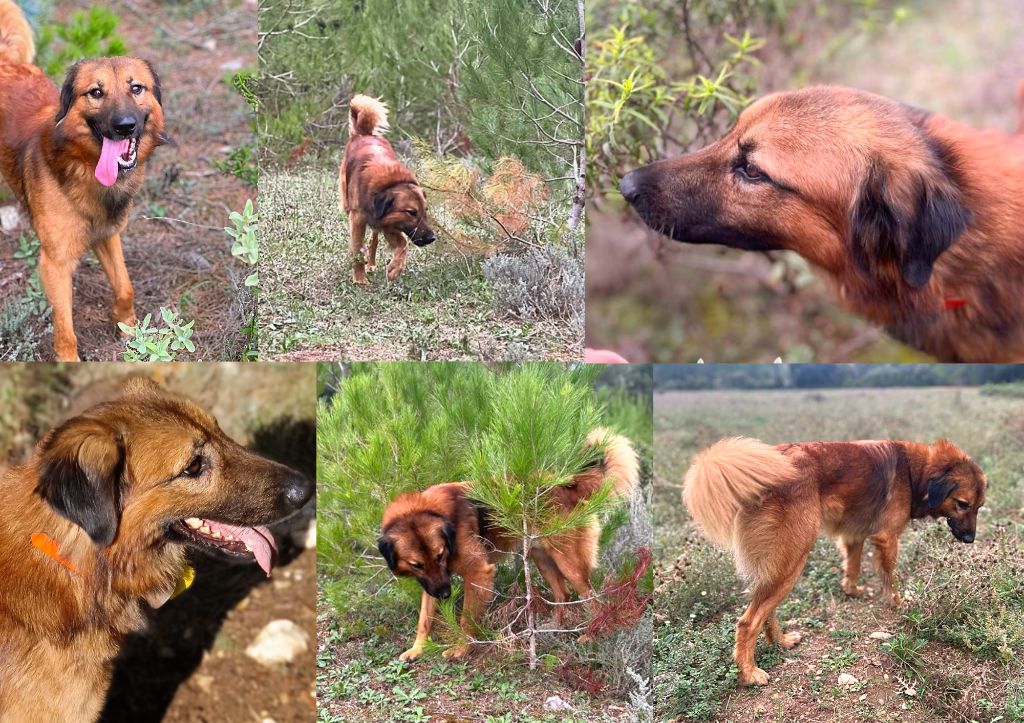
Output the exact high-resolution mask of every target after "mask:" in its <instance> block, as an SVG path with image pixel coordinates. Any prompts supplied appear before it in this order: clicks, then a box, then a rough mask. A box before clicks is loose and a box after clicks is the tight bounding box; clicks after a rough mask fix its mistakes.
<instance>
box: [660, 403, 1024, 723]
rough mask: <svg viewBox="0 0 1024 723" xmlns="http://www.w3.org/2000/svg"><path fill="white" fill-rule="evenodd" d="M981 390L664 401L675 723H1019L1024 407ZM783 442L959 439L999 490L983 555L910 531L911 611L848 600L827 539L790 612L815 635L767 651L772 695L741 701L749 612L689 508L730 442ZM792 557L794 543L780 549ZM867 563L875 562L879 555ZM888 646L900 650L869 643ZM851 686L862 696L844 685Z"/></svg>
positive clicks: (665, 654)
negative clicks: (690, 492) (701, 469)
mask: <svg viewBox="0 0 1024 723" xmlns="http://www.w3.org/2000/svg"><path fill="white" fill-rule="evenodd" d="M1009 389H1010V388H1007V389H1006V390H1005V393H1004V394H994V395H983V394H981V393H980V391H979V390H978V389H975V388H927V389H926V388H917V389H871V390H867V389H853V390H828V391H822V390H803V391H743V392H737V391H715V392H689V393H688V392H666V393H659V394H656V395H655V449H656V455H655V495H654V518H655V539H656V550H655V559H656V560H657V568H656V573H655V575H656V581H657V582H656V597H655V610H656V620H655V663H654V665H655V686H656V700H657V705H658V713H659V716H661V717H662V718H663V719H665V720H728V721H755V720H756V721H760V720H790V721H807V722H811V721H821V722H825V721H830V722H831V721H844V722H845V721H905V720H915V721H960V720H975V721H996V720H1002V721H1022V720H1024V683H1022V667H1021V660H1020V658H1021V655H1022V654H1024V400H1022V399H1020V398H1014V397H1012V396H1009V393H1008V392H1009ZM731 435H747V436H754V437H757V438H760V439H763V440H764V441H766V442H769V443H781V442H786V441H801V440H812V439H813V440H840V439H864V438H874V439H879V438H895V439H911V440H918V441H928V442H931V441H933V440H934V439H936V438H937V437H942V436H945V437H948V438H949V439H951V440H953V441H954V442H956V443H957V444H958V445H959V446H961V447H962V448H963V449H964V450H965V451H966V452H967V453H968V454H970V455H971V456H972V457H973V458H974V459H975V461H977V462H978V463H979V464H980V465H981V466H982V467H983V469H984V470H985V473H986V475H987V476H988V479H989V483H990V488H989V493H988V496H987V499H986V504H985V507H984V508H983V509H982V512H981V514H980V515H979V526H978V539H977V542H976V543H975V544H974V545H963V544H960V543H958V542H956V541H955V540H954V539H953V538H952V537H951V536H950V534H949V532H948V530H947V529H946V526H945V524H942V523H939V522H935V521H931V520H927V521H924V520H921V521H916V522H912V523H911V525H910V526H909V527H908V529H907V531H906V532H905V533H904V535H903V536H902V538H901V549H900V556H899V562H898V567H897V571H898V572H897V579H898V581H899V585H900V586H901V587H902V589H903V591H904V597H905V603H904V606H903V607H902V608H900V609H899V610H893V609H892V608H890V607H888V606H887V605H886V604H884V603H883V602H882V601H881V600H879V599H877V598H876V595H877V593H878V579H877V577H876V575H875V573H874V570H873V569H871V566H870V565H868V564H867V562H865V568H864V573H863V584H864V585H865V587H866V588H867V594H866V595H865V597H864V598H862V599H852V598H847V597H846V596H845V595H843V593H842V592H841V591H840V588H839V579H840V572H839V563H840V558H839V554H838V552H837V551H836V550H835V547H834V545H833V543H832V542H830V541H828V540H825V539H822V540H820V541H819V542H818V544H817V547H816V548H815V550H814V551H813V552H812V554H811V557H810V559H809V561H808V564H807V567H806V568H805V570H804V573H803V575H802V576H801V578H800V580H799V581H798V582H797V585H796V587H795V588H794V590H793V592H792V593H791V594H790V595H789V597H788V598H787V599H786V600H785V601H784V602H783V604H782V606H781V607H780V608H779V619H780V620H781V621H782V622H783V625H784V627H787V628H792V629H794V630H796V631H799V632H800V633H802V634H803V642H802V643H801V644H800V645H799V646H797V647H796V648H795V649H793V650H792V651H786V652H784V653H783V652H782V651H781V650H780V649H779V648H777V647H775V646H771V647H769V646H768V645H767V644H766V643H765V642H764V640H763V639H762V641H761V642H760V643H759V645H758V653H757V659H758V662H759V665H760V666H761V667H762V668H764V669H765V670H767V671H768V673H769V675H771V678H772V680H771V683H770V684H769V685H768V686H767V687H764V688H757V689H741V688H738V687H737V686H736V669H735V666H734V665H733V663H732V657H731V656H732V644H733V625H734V623H735V621H736V618H737V617H738V616H739V614H740V612H742V609H743V607H744V606H745V604H746V602H747V596H746V595H745V594H744V590H743V588H744V585H743V584H742V583H741V582H740V581H739V580H738V579H737V577H736V575H735V572H734V568H733V563H732V560H731V557H730V556H729V555H728V554H727V553H724V552H722V551H720V550H718V549H716V548H714V547H712V546H711V545H710V543H708V542H707V541H706V540H705V539H704V538H703V537H702V536H701V535H700V533H699V531H698V530H697V528H696V526H695V525H694V524H693V522H692V521H691V520H690V519H689V516H688V514H687V513H686V511H685V509H684V508H683V506H682V504H681V502H680V500H679V495H680V492H681V482H682V478H683V474H684V472H685V470H686V468H687V466H688V465H689V460H690V458H691V457H692V455H693V454H694V453H695V452H697V451H698V450H700V449H703V448H704V447H707V446H708V445H710V444H712V443H713V442H716V441H718V440H719V439H721V438H722V437H725V436H731ZM780 544H784V541H781V540H780ZM865 554H866V555H867V554H868V550H867V549H866V550H865ZM876 632H880V633H887V634H889V635H891V636H893V637H891V638H889V639H888V640H886V641H881V640H878V639H875V638H871V637H870V635H871V633H876ZM841 673H848V674H851V675H853V676H854V677H855V678H856V680H857V682H856V683H855V684H853V685H851V686H848V687H841V686H840V685H838V682H837V679H838V676H839V675H840V674H841Z"/></svg>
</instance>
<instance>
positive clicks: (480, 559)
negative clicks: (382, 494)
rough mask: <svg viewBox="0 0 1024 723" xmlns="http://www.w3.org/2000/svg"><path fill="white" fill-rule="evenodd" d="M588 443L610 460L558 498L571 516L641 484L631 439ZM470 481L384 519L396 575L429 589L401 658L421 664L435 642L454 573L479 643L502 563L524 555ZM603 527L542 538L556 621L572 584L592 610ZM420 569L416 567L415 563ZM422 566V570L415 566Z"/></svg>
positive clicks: (411, 498) (538, 552)
mask: <svg viewBox="0 0 1024 723" xmlns="http://www.w3.org/2000/svg"><path fill="white" fill-rule="evenodd" d="M587 441H588V444H589V445H598V444H603V445H604V458H603V459H602V460H600V462H599V463H598V464H597V465H596V466H594V467H593V468H591V469H588V470H586V471H584V472H581V473H579V474H577V475H576V476H575V477H573V481H572V482H571V483H570V484H568V485H565V486H561V487H556V488H555V489H554V490H552V492H551V499H552V500H553V501H554V504H555V506H556V507H557V508H558V509H561V510H563V511H565V512H569V511H571V510H573V509H575V508H576V506H577V505H578V504H580V503H581V502H582V501H584V500H587V499H589V498H590V497H591V496H593V494H594V493H595V492H597V490H598V489H600V488H601V486H602V485H603V484H604V483H605V481H606V480H610V481H611V483H612V485H613V488H612V489H613V493H614V494H615V495H617V496H629V495H630V494H631V493H632V490H633V489H634V488H635V487H636V486H637V484H639V476H640V472H639V462H638V460H637V456H636V452H634V451H633V448H632V446H631V445H630V443H629V441H628V440H626V439H625V438H624V437H621V436H619V435H615V434H612V433H610V432H608V431H607V430H603V429H598V430H594V431H593V432H592V433H591V434H590V436H589V437H588V440H587ZM468 490H469V484H468V483H450V484H441V485H434V486H432V487H428V488H426V489H425V490H422V491H420V492H409V493H406V494H403V495H399V496H398V497H396V498H395V499H394V500H393V501H392V502H391V503H390V504H389V505H388V506H387V509H386V510H385V511H384V517H383V520H382V521H381V538H380V541H379V546H380V551H381V554H382V555H383V556H384V558H385V560H386V561H387V563H388V567H390V568H391V571H392V572H393V573H394V574H396V575H400V576H412V577H415V578H416V579H417V580H419V582H420V584H421V585H422V586H423V594H422V597H421V602H420V616H419V622H418V624H417V628H416V641H415V643H413V646H412V647H411V648H410V649H409V650H407V651H405V652H404V653H402V655H401V656H400V657H401V659H402V660H415V659H416V658H417V657H419V656H420V654H422V652H423V646H424V644H425V643H426V641H427V640H428V639H429V637H430V629H431V626H432V624H433V618H434V611H435V606H436V600H437V598H439V597H440V598H446V597H448V595H449V594H450V593H451V575H453V574H454V575H461V576H462V580H463V590H464V602H463V608H462V619H461V625H462V628H463V630H464V631H465V632H466V634H467V636H469V637H470V638H473V637H474V635H475V633H476V631H477V628H476V624H477V622H479V620H480V619H481V615H482V614H483V612H484V610H485V609H486V607H487V604H488V602H490V600H491V597H492V596H493V594H494V574H495V564H496V563H497V562H499V560H500V559H501V557H502V553H507V552H510V551H512V550H513V549H517V547H516V546H517V545H518V544H519V543H520V540H519V539H518V538H517V537H514V536H510V535H507V534H503V533H502V532H501V531H500V530H498V529H496V528H494V527H493V526H489V525H488V524H487V512H486V510H485V509H483V508H482V507H480V506H478V505H477V504H475V503H474V502H472V501H471V500H470V499H469V498H468V497H467V492H468ZM599 534H600V528H599V526H598V524H597V522H596V521H593V522H591V523H590V524H588V525H585V526H583V527H579V528H576V529H573V530H571V531H568V532H565V533H562V534H559V535H554V536H551V537H547V538H544V539H542V540H538V541H537V542H535V543H534V545H533V547H532V550H531V553H530V559H531V560H532V561H533V563H534V564H535V565H536V566H537V569H538V570H540V573H541V575H542V576H543V578H544V580H545V581H546V582H547V583H548V585H549V586H550V587H551V591H552V594H553V596H554V598H555V599H554V605H555V609H554V612H555V616H556V619H557V620H558V621H559V622H561V621H562V620H563V613H564V609H565V603H566V602H567V601H568V600H569V591H568V588H567V586H566V583H567V582H568V584H569V585H571V586H572V588H573V590H575V591H576V593H577V594H578V595H579V596H580V599H581V600H589V601H590V602H591V605H593V590H592V589H591V586H590V576H591V573H592V572H593V571H594V568H595V567H596V565H597V541H598V535H599ZM414 563H415V564H414ZM416 565H420V567H416ZM467 649H468V648H467V646H465V645H459V646H455V647H453V648H449V649H448V650H446V651H445V653H444V654H445V656H446V657H458V656H461V655H463V654H465V652H466V651H467Z"/></svg>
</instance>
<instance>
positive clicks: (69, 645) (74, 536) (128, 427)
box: [0, 379, 314, 723]
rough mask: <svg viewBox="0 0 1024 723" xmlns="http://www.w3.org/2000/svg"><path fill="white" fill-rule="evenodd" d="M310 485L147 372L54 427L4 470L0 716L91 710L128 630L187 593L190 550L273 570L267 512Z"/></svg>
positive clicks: (304, 497)
mask: <svg viewBox="0 0 1024 723" xmlns="http://www.w3.org/2000/svg"><path fill="white" fill-rule="evenodd" d="M313 492H314V486H313V483H312V482H311V481H309V480H308V479H307V478H306V477H304V476H303V475H301V474H300V473H298V472H296V471H293V470H292V469H290V468H289V467H286V466H284V465H281V464H278V463H276V462H273V461H270V460H268V459H266V458H264V457H261V456H259V455H257V454H255V453H253V452H250V451H249V450H247V449H245V448H244V447H242V446H241V445H239V444H238V443H236V442H234V441H233V440H232V439H231V438H229V437H228V436H227V435H226V434H225V433H224V432H223V431H222V430H221V428H220V426H219V425H218V424H217V421H216V420H215V419H214V418H213V417H211V416H210V415H209V414H207V413H206V412H205V411H204V410H203V409H202V408H201V407H199V406H198V405H196V404H195V403H193V402H191V401H189V400H188V399H186V398H184V397H180V396H177V395H174V394H171V393H169V392H167V391H165V390H164V389H163V388H162V387H160V386H159V385H157V384H156V383H154V382H152V381H150V380H148V379H132V380H129V381H128V382H127V383H126V384H125V385H124V388H123V391H122V392H121V394H120V395H119V396H117V397H116V398H115V399H113V401H107V402H102V403H100V404H97V405H95V406H92V407H90V408H88V409H87V410H86V411H84V412H83V413H81V414H79V415H77V416H73V417H71V418H70V419H68V420H67V421H65V422H63V423H62V424H60V425H58V426H56V427H55V428H53V429H51V430H50V431H49V432H48V433H47V434H46V435H45V436H43V438H42V440H41V441H40V442H39V443H38V445H37V446H36V447H35V450H34V452H33V453H32V455H31V457H30V458H29V459H28V461H27V463H26V464H24V465H20V466H16V467H12V468H11V469H9V470H8V471H7V472H6V473H5V474H4V476H3V477H2V479H0V575H2V576H3V579H4V581H5V584H4V586H3V590H2V591H0V720H4V721H54V722H58V723H61V722H64V721H67V722H68V723H70V722H72V721H74V722H75V723H82V722H83V721H93V720H96V719H97V717H98V716H99V715H100V712H101V710H102V709H103V706H104V701H105V698H106V696H107V691H108V688H109V687H110V684H111V677H112V675H113V673H114V660H115V658H116V657H117V655H118V653H119V650H120V649H121V647H122V644H123V643H124V641H125V638H126V637H127V636H128V635H129V634H131V633H135V632H139V631H140V630H142V629H144V628H145V627H146V625H147V621H148V619H149V617H150V616H149V613H150V612H151V611H152V610H153V609H155V608H160V607H162V606H164V605H165V604H167V603H168V601H169V600H170V599H171V598H173V597H175V596H176V595H179V594H185V595H187V594H188V592H187V588H188V587H189V585H190V584H191V582H192V577H193V576H194V571H193V569H192V568H191V566H190V565H189V562H188V560H189V557H188V553H189V551H190V550H196V551H200V552H202V553H205V554H209V555H215V556H218V557H221V558H224V559H230V560H235V561H238V562H241V563H252V562H255V563H256V564H257V565H259V567H260V568H261V569H262V570H263V571H264V572H265V573H266V574H267V575H268V576H269V575H270V573H271V568H272V566H273V565H274V563H275V557H276V551H277V547H276V544H275V542H274V537H273V534H272V533H271V531H270V530H269V529H268V528H267V527H266V525H269V524H271V523H275V522H277V521H279V520H282V519H284V518H286V517H289V516H291V515H292V514H293V513H294V512H296V511H297V510H299V509H300V508H302V507H303V506H304V505H305V504H306V502H307V501H308V500H309V499H310V498H311V497H312V495H313Z"/></svg>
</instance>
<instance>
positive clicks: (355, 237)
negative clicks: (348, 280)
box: [348, 213, 370, 284]
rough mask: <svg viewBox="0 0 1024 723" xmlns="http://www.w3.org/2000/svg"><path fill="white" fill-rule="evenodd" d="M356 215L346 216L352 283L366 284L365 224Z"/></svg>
mask: <svg viewBox="0 0 1024 723" xmlns="http://www.w3.org/2000/svg"><path fill="white" fill-rule="evenodd" d="M357 216H358V214H356V213H350V214H349V216H348V233H349V239H348V250H349V254H350V255H351V257H352V283H353V284H368V283H370V280H369V279H367V278H366V256H365V250H364V249H363V241H364V240H365V239H366V222H365V221H363V220H361V219H358V218H357Z"/></svg>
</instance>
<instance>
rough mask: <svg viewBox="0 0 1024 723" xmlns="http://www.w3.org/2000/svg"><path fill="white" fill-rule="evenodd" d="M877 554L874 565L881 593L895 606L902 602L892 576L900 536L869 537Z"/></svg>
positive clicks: (898, 549)
mask: <svg viewBox="0 0 1024 723" xmlns="http://www.w3.org/2000/svg"><path fill="white" fill-rule="evenodd" d="M871 542H872V543H873V544H874V546H875V549H876V550H877V551H878V556H877V558H876V560H875V565H876V567H877V569H878V576H879V577H880V578H881V579H882V594H883V595H885V596H886V597H888V598H889V601H890V602H891V603H892V604H893V605H894V606H896V607H899V606H900V605H902V604H903V598H901V597H900V594H899V592H898V591H897V590H896V587H895V585H894V584H893V577H894V575H895V573H896V558H897V556H898V555H899V551H900V538H899V537H895V536H890V535H875V536H874V537H872V538H871Z"/></svg>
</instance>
